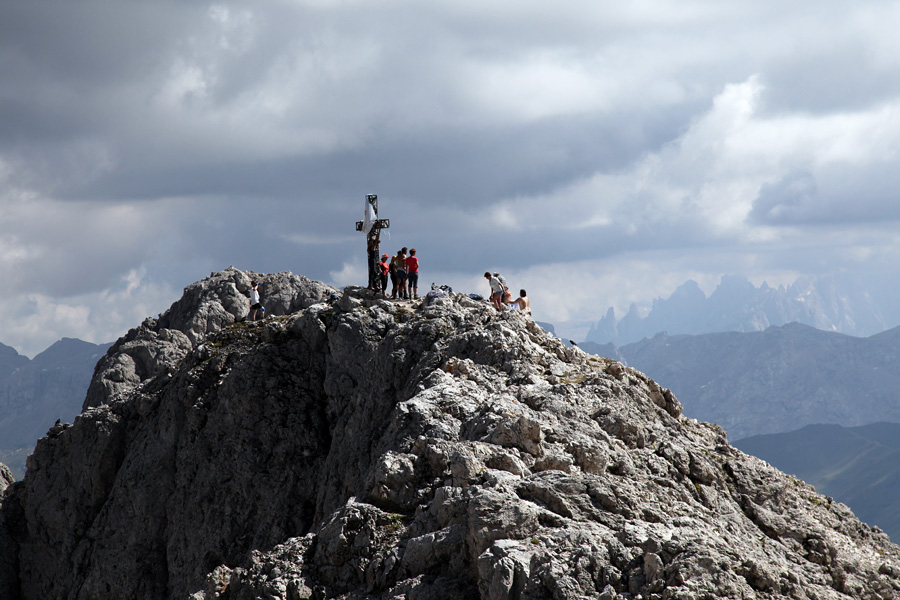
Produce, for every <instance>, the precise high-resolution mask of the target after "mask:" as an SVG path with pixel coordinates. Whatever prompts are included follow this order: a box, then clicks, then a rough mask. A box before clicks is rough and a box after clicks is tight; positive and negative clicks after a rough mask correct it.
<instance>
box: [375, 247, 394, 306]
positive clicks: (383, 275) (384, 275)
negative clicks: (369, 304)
mask: <svg viewBox="0 0 900 600" xmlns="http://www.w3.org/2000/svg"><path fill="white" fill-rule="evenodd" d="M390 269H391V267H390V265H388V255H387V254H382V255H381V260H380V261H378V276H379V278H380V279H381V295H382V297H385V298H387V282H388V272H389V271H390Z"/></svg>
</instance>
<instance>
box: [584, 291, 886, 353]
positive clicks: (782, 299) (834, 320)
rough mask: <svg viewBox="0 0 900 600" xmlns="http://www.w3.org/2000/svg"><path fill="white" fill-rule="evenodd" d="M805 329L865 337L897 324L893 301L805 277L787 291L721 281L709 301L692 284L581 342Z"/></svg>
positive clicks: (603, 322) (608, 321)
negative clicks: (790, 325)
mask: <svg viewBox="0 0 900 600" xmlns="http://www.w3.org/2000/svg"><path fill="white" fill-rule="evenodd" d="M792 322H796V323H803V324H805V325H809V326H810V327H815V328H816V329H821V330H823V331H836V332H840V333H845V334H848V335H855V336H867V335H873V334H875V333H878V332H881V331H884V330H885V329H887V328H888V327H891V326H893V325H896V324H897V322H900V313H898V309H897V307H896V303H895V302H894V299H892V298H887V297H884V298H882V297H880V296H878V297H876V296H875V295H873V294H871V293H868V292H866V291H865V290H864V289H863V288H862V287H860V285H859V284H858V283H857V282H855V281H852V280H849V279H846V278H843V279H838V278H835V277H834V276H827V277H818V278H813V277H804V278H800V279H798V280H797V281H795V282H794V283H793V284H792V285H790V286H788V287H784V286H779V287H777V288H774V287H770V286H769V285H767V284H766V283H763V284H762V285H760V286H759V287H756V286H754V285H753V284H752V283H751V282H750V281H749V280H747V279H746V278H745V277H742V276H739V275H728V276H725V277H722V280H721V282H720V283H719V285H718V287H717V288H716V289H715V291H713V293H712V294H710V296H709V297H708V298H707V297H706V294H705V293H704V292H703V290H701V289H700V286H699V285H698V284H697V282H696V281H693V280H689V281H686V282H685V283H683V284H682V285H681V286H679V287H678V288H677V289H676V290H675V291H674V292H673V293H672V295H671V296H669V297H668V298H666V299H662V298H657V299H656V300H654V301H653V305H652V307H650V308H641V307H639V306H637V305H636V304H633V305H632V306H631V308H630V309H629V311H628V312H627V313H626V314H625V315H624V316H622V317H621V318H618V317H617V316H616V314H615V310H614V309H613V308H609V309H608V310H607V311H606V315H605V316H604V317H603V318H602V319H600V321H598V322H597V323H596V324H594V325H593V326H592V327H591V328H590V330H589V331H588V334H587V336H586V339H585V341H590V342H596V343H598V344H604V343H609V342H612V343H615V344H617V345H622V344H628V343H632V342H636V341H638V340H640V339H643V338H646V337H653V336H654V335H656V334H657V333H659V332H662V331H666V332H668V333H670V334H673V335H674V334H692V335H697V334H703V333H715V332H724V331H742V332H751V331H763V330H765V329H766V328H768V327H770V326H772V325H785V324H787V323H792Z"/></svg>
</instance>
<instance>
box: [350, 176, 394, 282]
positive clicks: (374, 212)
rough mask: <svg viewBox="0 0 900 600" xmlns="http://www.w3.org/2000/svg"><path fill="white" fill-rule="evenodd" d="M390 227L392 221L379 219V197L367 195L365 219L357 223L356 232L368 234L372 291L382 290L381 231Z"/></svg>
mask: <svg viewBox="0 0 900 600" xmlns="http://www.w3.org/2000/svg"><path fill="white" fill-rule="evenodd" d="M390 226H391V222H390V220H388V219H379V218H378V196H377V195H376V194H366V205H365V213H364V217H363V220H362V221H357V222H356V230H357V231H362V232H363V233H365V234H366V262H367V263H368V267H369V289H370V290H381V288H382V281H381V277H380V276H379V274H378V248H379V245H380V243H381V230H382V229H388V228H389V227H390ZM382 291H384V290H382Z"/></svg>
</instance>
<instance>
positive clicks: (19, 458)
mask: <svg viewBox="0 0 900 600" xmlns="http://www.w3.org/2000/svg"><path fill="white" fill-rule="evenodd" d="M109 346H110V344H91V343H89V342H84V341H82V340H77V339H72V338H63V339H61V340H60V341H58V342H56V343H55V344H53V345H52V346H50V347H49V348H47V349H46V350H45V351H43V352H41V353H40V354H38V355H37V356H35V357H34V358H33V359H29V358H28V357H27V356H22V355H20V354H19V353H18V352H16V350H15V349H13V348H11V347H9V346H5V345H3V344H0V462H2V463H4V464H6V465H7V466H9V468H10V469H12V471H13V473H14V474H15V476H16V478H17V479H18V478H21V477H22V475H23V473H24V470H25V459H26V457H27V456H28V454H29V453H30V452H31V450H32V448H34V444H35V442H37V439H38V438H39V437H42V436H44V435H46V433H47V430H48V429H49V428H50V427H51V426H53V424H54V422H55V421H56V419H61V420H62V421H67V422H71V421H72V420H73V419H74V417H75V415H77V414H79V413H80V412H81V404H82V402H84V396H85V392H86V391H87V388H88V384H89V383H90V381H91V376H92V375H93V373H94V365H96V364H97V361H98V360H99V359H100V357H101V356H103V354H105V353H106V350H107V349H108V348H109Z"/></svg>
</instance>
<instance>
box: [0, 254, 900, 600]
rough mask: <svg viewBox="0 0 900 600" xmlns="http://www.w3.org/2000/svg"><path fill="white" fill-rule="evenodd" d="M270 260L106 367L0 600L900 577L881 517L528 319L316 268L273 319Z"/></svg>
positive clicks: (463, 299) (621, 589)
mask: <svg viewBox="0 0 900 600" xmlns="http://www.w3.org/2000/svg"><path fill="white" fill-rule="evenodd" d="M235 271H236V270H235ZM246 275H247V274H244V273H241V272H231V273H224V272H223V274H214V275H213V276H212V277H211V278H209V279H208V280H204V282H203V283H202V285H200V290H201V292H200V293H196V292H197V290H196V289H192V288H189V291H188V290H186V293H185V297H188V296H189V295H190V296H191V297H192V298H194V300H186V299H185V298H182V300H181V301H179V303H176V305H178V308H177V309H175V306H176V305H173V309H170V310H174V311H175V312H173V314H172V315H169V316H165V315H164V316H162V317H160V318H159V319H156V320H150V321H147V322H145V323H144V324H143V325H142V326H141V327H139V328H136V329H135V330H132V332H129V334H128V335H126V336H125V337H124V338H123V339H122V340H120V341H119V342H117V344H116V345H114V347H113V348H112V349H111V350H110V353H109V354H108V355H107V357H106V358H107V359H108V360H106V361H105V362H103V361H101V362H102V363H103V364H101V365H98V369H97V372H96V373H95V382H97V381H101V382H102V385H99V387H98V388H97V389H98V390H99V391H98V392H97V394H96V395H95V396H94V400H95V404H93V405H92V406H89V407H88V408H87V410H86V411H85V412H84V413H83V414H82V415H81V416H80V417H79V418H78V419H77V420H76V422H75V423H74V424H73V425H70V426H66V425H61V426H60V427H59V428H56V429H55V430H54V431H51V435H50V436H48V437H47V438H44V439H42V440H41V441H40V443H39V444H38V447H37V449H36V451H35V454H34V456H33V460H32V462H31V463H30V465H29V471H28V474H27V476H26V478H25V480H24V481H22V482H20V483H16V484H14V485H13V486H11V487H10V488H9V490H8V491H7V495H6V496H5V497H4V499H3V504H2V515H3V516H4V517H3V518H4V519H5V521H2V522H0V537H3V536H6V539H5V540H4V539H0V568H2V566H3V565H9V564H13V565H15V568H14V569H9V568H7V569H5V570H3V571H0V596H2V597H4V598H7V597H9V598H16V599H17V600H30V599H32V598H76V599H80V598H101V597H102V598H108V597H128V598H185V597H191V598H194V599H210V600H211V599H213V598H220V599H229V600H238V599H243V598H279V599H283V600H287V599H292V600H293V599H296V598H322V599H324V598H344V599H348V600H349V599H359V600H363V599H372V598H392V599H393V598H396V599H400V598H420V599H423V600H426V599H450V598H454V599H456V598H478V597H480V598H486V599H491V600H495V599H501V598H503V599H511V598H523V599H526V598H527V599H538V598H548V599H549V598H565V599H569V598H571V599H575V598H586V597H599V598H604V599H606V600H610V599H616V598H621V599H629V598H630V599H634V600H636V599H637V598H645V599H650V598H660V599H661V598H670V599H685V600H686V599H689V598H691V599H700V598H712V597H717V598H718V597H726V598H788V597H800V598H802V597H807V598H812V597H816V598H827V599H830V598H834V599H838V598H847V597H853V598H869V597H882V598H888V597H891V595H890V594H896V593H897V591H898V584H897V579H896V577H897V575H898V574H900V549H898V548H897V547H896V546H893V545H892V544H890V542H889V540H888V539H887V536H885V535H884V534H883V533H880V532H878V531H877V530H872V529H870V528H868V527H867V526H865V525H863V524H862V523H860V522H859V521H858V520H856V519H855V518H854V517H853V516H852V514H851V513H850V511H849V510H848V509H847V508H846V507H844V506H842V505H840V504H837V503H833V502H830V501H829V500H828V499H826V498H823V497H822V496H819V495H817V494H816V493H815V491H814V490H813V489H812V488H810V487H809V486H807V485H805V484H803V483H802V482H800V481H797V480H796V479H794V478H791V477H788V476H786V475H784V474H782V473H780V472H778V471H776V470H775V469H773V468H771V467H769V466H768V465H766V464H765V463H763V462H762V461H759V460H757V459H753V458H751V457H748V456H746V455H744V454H742V453H741V452H739V451H738V450H736V449H734V448H733V447H731V446H730V445H729V444H728V442H727V440H726V439H725V435H724V432H723V431H722V430H721V429H720V428H718V427H716V426H714V425H709V424H705V423H701V422H698V421H694V420H691V419H687V418H685V417H684V416H682V415H681V407H680V404H679V403H678V401H677V400H676V399H675V397H674V396H673V395H672V394H671V392H669V391H668V390H666V389H665V388H663V387H661V386H660V385H658V384H657V383H656V382H654V381H653V380H651V379H649V378H648V377H646V376H645V375H643V374H642V373H640V372H638V371H635V370H633V369H629V368H627V367H623V366H622V365H621V364H619V363H617V362H615V361H611V360H609V359H603V358H599V357H596V356H591V355H588V354H585V353H583V352H581V351H580V350H578V349H577V348H566V347H565V346H564V345H563V344H562V343H561V342H560V341H559V340H557V339H555V338H553V337H552V336H550V335H549V334H547V333H546V332H545V331H544V330H542V329H541V328H540V327H539V326H538V325H536V324H535V323H534V322H533V321H531V320H530V318H528V317H527V316H525V315H522V314H520V313H518V312H517V311H507V312H503V313H497V312H496V311H494V310H493V308H491V307H490V306H489V305H488V304H487V303H485V302H476V301H473V300H471V299H469V298H468V297H467V296H464V295H460V294H450V295H449V296H443V297H436V298H426V299H425V300H424V301H421V302H415V303H392V302H391V301H389V300H382V299H379V298H376V297H372V296H371V295H370V292H368V291H366V290H360V289H356V288H348V289H345V290H344V291H343V293H341V294H339V295H338V297H336V298H331V290H330V288H328V287H327V286H322V285H321V284H315V283H314V282H308V280H306V281H305V282H304V286H306V287H305V288H304V289H306V290H307V292H304V293H308V295H307V296H306V297H305V299H301V300H300V301H299V302H297V303H296V304H295V303H294V302H293V300H292V301H291V303H290V306H291V307H294V308H290V309H286V310H285V311H284V312H283V313H282V314H280V315H277V316H274V317H272V318H269V319H267V320H265V321H262V322H252V323H248V322H242V321H241V320H240V318H241V316H242V314H241V310H242V309H243V306H242V305H240V298H239V296H238V293H240V287H239V286H240V282H241V281H243V280H244V277H245V276H246ZM284 280H285V281H288V280H289V281H299V280H294V279H291V278H290V277H287V276H285V279H284ZM231 286H233V287H234V288H235V290H236V291H233V290H232V288H231ZM283 289H284V290H287V289H288V288H287V287H285V288H283ZM291 289H294V292H293V293H297V294H301V292H299V291H297V290H299V289H300V288H299V287H298V288H291ZM222 290H225V291H224V292H223V291H222ZM289 295H290V293H289V292H287V291H285V297H287V296H289ZM228 298H232V299H234V301H235V304H234V305H232V308H233V310H232V311H229V310H227V309H226V308H225V304H226V303H227V301H228V300H227V299H228ZM175 313H177V314H178V315H184V316H183V318H176V314H175ZM226 313H227V314H228V315H231V317H232V318H230V319H229V317H227V316H224V315H225V314H226ZM191 315H193V316H191ZM220 317H221V318H220ZM162 323H166V324H170V325H174V326H177V327H180V329H172V328H169V327H165V326H162V325H161V324H162ZM204 328H205V329H204ZM189 332H192V333H189ZM182 338H184V339H182ZM185 340H187V342H185ZM173 348H177V351H175V350H173ZM166 349H168V350H166ZM126 367H127V368H131V369H132V370H131V371H127V370H126ZM120 373H125V374H128V375H129V376H128V377H126V378H125V380H123V381H116V379H115V377H116V376H117V374H120ZM4 542H5V543H4ZM13 592H15V593H16V594H17V595H3V594H4V593H7V594H12V593H13Z"/></svg>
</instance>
